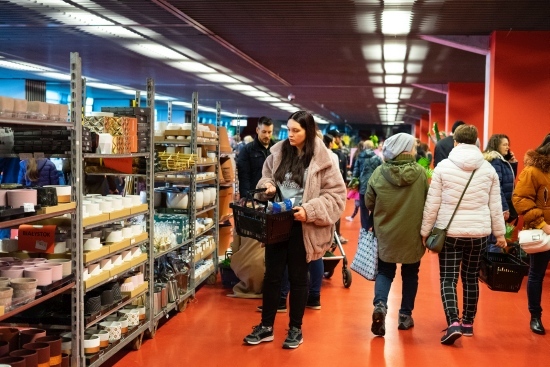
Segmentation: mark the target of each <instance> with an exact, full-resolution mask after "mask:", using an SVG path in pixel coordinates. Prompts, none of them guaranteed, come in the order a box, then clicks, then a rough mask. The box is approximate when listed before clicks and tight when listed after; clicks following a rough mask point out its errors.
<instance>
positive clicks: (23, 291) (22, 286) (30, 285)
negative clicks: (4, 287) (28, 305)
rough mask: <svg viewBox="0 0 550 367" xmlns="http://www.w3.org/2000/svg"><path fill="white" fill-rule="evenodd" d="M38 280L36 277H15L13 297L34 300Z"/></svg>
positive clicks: (12, 281)
mask: <svg viewBox="0 0 550 367" xmlns="http://www.w3.org/2000/svg"><path fill="white" fill-rule="evenodd" d="M36 285H37V281H36V279H34V278H14V279H12V280H11V287H12V288H13V298H14V299H17V300H20V301H23V302H24V301H32V300H33V299H34V298H35V297H36Z"/></svg>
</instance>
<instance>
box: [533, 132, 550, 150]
mask: <svg viewBox="0 0 550 367" xmlns="http://www.w3.org/2000/svg"><path fill="white" fill-rule="evenodd" d="M535 151H536V152H537V153H539V154H543V155H550V134H548V135H546V137H545V138H544V140H543V141H542V144H541V145H539V147H538V148H537V149H535Z"/></svg>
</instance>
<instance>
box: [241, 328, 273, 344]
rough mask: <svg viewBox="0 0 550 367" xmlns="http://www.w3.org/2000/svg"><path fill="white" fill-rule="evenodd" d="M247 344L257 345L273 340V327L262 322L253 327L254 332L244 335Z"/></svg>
mask: <svg viewBox="0 0 550 367" xmlns="http://www.w3.org/2000/svg"><path fill="white" fill-rule="evenodd" d="M243 341H244V342H245V343H246V344H250V345H256V344H260V343H261V342H272V341H273V328H272V327H267V326H263V325H262V324H260V325H258V326H253V327H252V332H251V333H250V334H248V335H247V336H245V337H244V340H243Z"/></svg>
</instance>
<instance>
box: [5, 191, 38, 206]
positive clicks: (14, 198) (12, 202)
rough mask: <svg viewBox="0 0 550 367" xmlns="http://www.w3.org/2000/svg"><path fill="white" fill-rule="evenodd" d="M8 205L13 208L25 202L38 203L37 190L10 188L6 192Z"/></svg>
mask: <svg viewBox="0 0 550 367" xmlns="http://www.w3.org/2000/svg"><path fill="white" fill-rule="evenodd" d="M6 197H7V199H8V205H9V206H11V207H12V208H19V207H22V206H23V205H24V204H32V205H36V204H37V195H36V190H32V189H20V190H10V191H8V192H7V193H6Z"/></svg>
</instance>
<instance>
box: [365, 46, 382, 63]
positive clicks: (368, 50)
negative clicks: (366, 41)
mask: <svg viewBox="0 0 550 367" xmlns="http://www.w3.org/2000/svg"><path fill="white" fill-rule="evenodd" d="M361 51H362V52H363V58H364V59H365V60H376V61H380V60H381V59H382V48H381V47H380V45H365V46H363V47H361Z"/></svg>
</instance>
